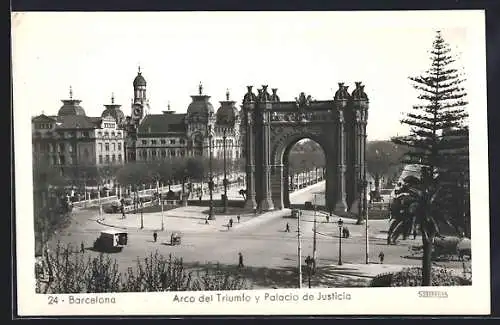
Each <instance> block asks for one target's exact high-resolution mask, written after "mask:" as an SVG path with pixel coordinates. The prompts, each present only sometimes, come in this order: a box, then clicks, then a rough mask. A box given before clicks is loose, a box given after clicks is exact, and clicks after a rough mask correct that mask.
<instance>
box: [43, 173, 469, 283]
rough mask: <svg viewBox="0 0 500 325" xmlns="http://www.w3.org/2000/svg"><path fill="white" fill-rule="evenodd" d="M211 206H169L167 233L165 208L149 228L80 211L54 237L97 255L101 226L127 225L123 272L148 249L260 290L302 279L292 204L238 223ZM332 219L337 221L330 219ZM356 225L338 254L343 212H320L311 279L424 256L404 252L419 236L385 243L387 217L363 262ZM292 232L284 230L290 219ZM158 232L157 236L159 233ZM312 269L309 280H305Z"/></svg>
mask: <svg viewBox="0 0 500 325" xmlns="http://www.w3.org/2000/svg"><path fill="white" fill-rule="evenodd" d="M323 188H324V183H323V182H320V183H318V184H316V185H313V186H311V187H309V188H306V189H302V190H300V191H297V192H294V193H292V194H291V201H292V203H296V204H299V203H300V204H302V203H303V202H304V201H312V197H313V196H314V193H319V192H321V191H323ZM207 209H208V207H198V206H187V207H180V208H176V209H171V210H168V211H165V212H164V213H163V221H164V229H165V230H164V231H161V219H162V214H161V212H155V213H144V215H143V226H144V228H143V229H140V213H136V214H133V213H132V214H127V217H126V219H122V217H121V216H120V215H119V214H104V215H103V216H104V220H99V214H98V211H97V210H96V209H80V210H76V211H75V212H74V213H73V216H72V219H73V220H72V223H71V225H70V226H69V227H68V228H67V229H65V230H64V231H62V232H60V233H58V234H57V235H56V236H55V238H53V239H52V241H53V244H55V242H57V241H61V242H62V243H72V244H73V245H75V247H79V245H80V243H82V242H83V243H84V244H85V246H86V247H88V249H87V250H86V252H85V254H90V255H94V256H95V255H97V254H98V253H97V252H94V251H93V250H92V249H90V248H91V246H92V244H93V242H94V240H95V239H96V238H97V237H98V236H99V232H100V231H102V230H104V229H108V228H118V229H126V231H127V232H128V233H129V244H128V246H127V247H126V248H125V249H124V250H123V251H122V252H120V253H115V254H112V258H114V259H116V260H117V262H118V264H119V267H120V270H121V271H123V272H125V271H126V269H127V267H129V266H134V265H135V264H136V261H137V258H144V257H145V256H146V255H148V254H149V253H154V252H158V253H160V254H163V255H169V254H172V255H173V256H177V257H182V258H183V261H184V263H185V265H186V266H187V267H188V268H191V269H197V268H201V267H204V266H205V265H206V264H207V263H210V265H215V264H218V265H219V267H221V268H223V269H226V270H228V271H231V272H240V273H242V275H244V276H245V277H246V278H248V279H249V280H250V282H251V283H252V285H253V287H254V288H274V287H276V288H278V287H279V288H283V287H296V285H297V272H296V270H297V257H298V254H297V226H298V225H297V219H292V218H290V214H291V213H290V210H288V209H284V210H277V211H273V212H268V213H264V214H262V215H258V216H253V215H250V214H241V215H240V223H238V222H237V218H236V215H216V219H215V220H210V221H209V224H205V218H206V217H207V214H206V211H207ZM230 218H232V219H233V220H234V224H233V227H232V228H229V229H228V227H227V226H226V225H227V223H228V221H229V219H230ZM314 218H315V216H314V211H303V216H302V218H301V221H300V230H301V235H302V241H301V242H302V260H304V259H305V257H306V256H308V255H311V256H312V253H313V226H314ZM332 219H333V220H332ZM343 220H344V225H346V226H347V227H348V228H349V230H350V235H351V236H350V237H349V238H348V239H342V243H341V245H342V252H341V253H342V262H343V265H342V266H339V265H338V260H339V236H338V227H337V223H336V221H337V218H336V217H335V216H334V217H333V218H330V220H329V222H327V220H326V216H325V215H323V214H320V213H317V214H316V221H317V267H318V272H317V274H316V275H315V276H314V277H313V279H312V281H311V283H312V285H313V286H317V287H326V286H361V285H366V283H367V282H368V281H369V280H370V279H371V278H372V277H373V276H375V275H377V274H380V273H384V272H392V271H395V270H399V269H401V268H403V267H405V266H412V265H414V266H419V265H420V264H421V260H420V259H417V258H414V259H412V258H404V257H405V256H408V255H409V247H410V246H411V245H419V244H420V243H421V239H420V238H419V237H417V238H416V239H408V240H402V241H400V242H399V243H398V245H387V244H386V231H387V229H388V227H389V222H388V220H372V221H370V222H369V232H368V237H369V259H370V264H368V265H367V264H365V226H364V225H356V224H355V223H356V220H354V219H345V218H344V219H343ZM287 223H288V224H289V226H290V232H286V231H285V228H286V224H287ZM155 231H157V232H158V240H157V242H154V240H153V232H155ZM172 232H180V233H181V234H182V243H181V245H176V246H172V245H170V235H171V234H172ZM381 251H383V252H384V254H385V260H384V264H379V263H378V254H379V253H380V252H381ZM239 252H241V253H242V255H243V256H244V261H245V268H244V269H243V270H238V269H237V264H238V253H239ZM443 265H445V266H447V267H449V268H452V269H454V270H455V271H456V272H460V271H461V263H459V262H446V264H443ZM306 278H307V277H306V275H304V277H303V279H304V281H306Z"/></svg>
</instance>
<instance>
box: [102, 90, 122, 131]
mask: <svg viewBox="0 0 500 325" xmlns="http://www.w3.org/2000/svg"><path fill="white" fill-rule="evenodd" d="M104 107H106V109H105V110H104V111H103V112H102V114H101V117H105V116H108V115H109V116H111V117H113V118H114V119H115V121H116V123H118V124H122V123H123V122H125V114H123V112H122V110H121V109H120V107H121V105H118V104H115V96H114V95H111V104H108V105H104Z"/></svg>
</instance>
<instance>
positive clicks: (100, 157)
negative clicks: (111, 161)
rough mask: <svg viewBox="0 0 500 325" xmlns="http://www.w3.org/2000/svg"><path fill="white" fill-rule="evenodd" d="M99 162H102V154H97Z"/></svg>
mask: <svg viewBox="0 0 500 325" xmlns="http://www.w3.org/2000/svg"><path fill="white" fill-rule="evenodd" d="M99 163H100V164H102V155H99Z"/></svg>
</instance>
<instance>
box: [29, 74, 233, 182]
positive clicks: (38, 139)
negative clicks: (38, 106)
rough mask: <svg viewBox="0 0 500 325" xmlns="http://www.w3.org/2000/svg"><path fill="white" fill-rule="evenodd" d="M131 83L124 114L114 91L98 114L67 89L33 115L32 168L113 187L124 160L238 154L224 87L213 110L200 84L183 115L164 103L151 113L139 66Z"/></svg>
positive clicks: (230, 107) (217, 156)
mask: <svg viewBox="0 0 500 325" xmlns="http://www.w3.org/2000/svg"><path fill="white" fill-rule="evenodd" d="M132 85H133V99H132V103H131V111H130V115H129V116H125V114H124V113H123V111H122V110H121V105H118V104H116V103H115V99H114V96H113V95H112V97H111V103H110V104H107V105H104V110H103V112H102V114H101V116H100V117H90V116H87V115H86V113H85V110H84V109H83V107H82V106H81V102H82V101H81V100H79V99H75V98H73V90H72V89H71V87H70V95H69V99H64V100H62V102H63V106H62V107H61V108H60V109H59V112H58V114H57V115H45V114H41V115H39V116H36V117H33V118H32V142H33V162H34V168H37V166H38V167H39V168H40V167H41V166H42V164H45V165H48V166H55V167H56V168H58V169H59V170H60V173H61V175H63V176H65V177H67V178H69V179H71V180H73V181H74V182H73V183H75V185H78V184H80V185H81V184H83V183H86V184H87V186H92V185H91V184H94V185H97V184H101V185H109V186H112V184H113V174H114V172H115V171H116V169H118V168H119V167H120V166H121V165H122V164H123V163H125V162H133V161H138V162H150V161H156V160H162V159H169V158H171V157H186V158H187V157H206V158H208V157H209V154H210V150H211V151H212V157H213V158H214V159H222V158H223V155H224V148H225V150H226V159H227V161H228V162H232V161H234V160H236V159H239V158H240V156H241V154H242V153H241V144H242V143H241V130H240V125H241V123H240V121H241V118H240V111H239V110H238V109H237V107H236V105H235V104H236V102H235V101H232V100H230V97H229V91H227V92H226V100H225V101H221V102H220V106H219V108H218V109H217V111H215V109H214V107H213V105H212V104H211V103H210V96H208V95H206V94H204V93H203V86H202V85H201V83H200V85H199V88H198V94H197V95H193V96H191V98H192V102H191V103H190V104H189V106H188V107H187V111H186V113H176V112H174V111H173V110H171V109H170V105H168V108H167V110H165V111H163V112H162V113H161V114H151V113H150V112H151V108H150V105H149V100H148V97H147V93H146V89H147V87H146V86H147V83H146V79H145V78H144V76H143V75H142V72H141V71H140V68H139V71H138V73H137V76H136V77H135V79H134V81H133V84H132ZM210 139H211V141H212V143H211V146H210V145H209V144H210V143H209V140H210Z"/></svg>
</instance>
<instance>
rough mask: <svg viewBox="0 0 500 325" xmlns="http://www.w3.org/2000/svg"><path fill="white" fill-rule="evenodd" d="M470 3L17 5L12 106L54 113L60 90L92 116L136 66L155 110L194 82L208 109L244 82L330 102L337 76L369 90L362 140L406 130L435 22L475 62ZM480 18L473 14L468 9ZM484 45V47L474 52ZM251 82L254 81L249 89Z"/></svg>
mask: <svg viewBox="0 0 500 325" xmlns="http://www.w3.org/2000/svg"><path fill="white" fill-rule="evenodd" d="M469 14H471V15H472V16H474V15H473V14H476V13H474V12H472V13H471V12H451V11H450V12H446V13H445V12H378V13H372V12H362V13H359V12H358V13H354V12H288V13H280V12H273V13H265V12H238V13H235V12H233V13H230V12H224V13H222V12H220V13H208V12H194V13H166V12H163V13H161V12H158V13H23V14H14V16H13V24H12V26H13V36H12V37H13V77H14V109H15V110H29V112H30V115H31V116H34V115H37V114H40V113H42V112H44V113H45V114H54V115H55V114H57V111H58V110H59V108H60V107H61V105H62V103H61V102H60V100H61V99H66V98H68V96H69V94H68V93H69V87H70V85H71V86H72V87H73V93H74V97H76V98H78V99H81V100H82V106H83V107H84V109H85V111H86V113H87V115H89V116H98V115H99V116H100V114H101V112H102V110H103V109H104V107H103V105H104V104H108V103H109V102H110V98H111V93H112V92H114V95H115V102H117V103H119V104H122V105H123V106H122V109H123V111H124V113H125V114H126V115H130V101H131V98H132V96H133V87H132V81H133V79H134V78H135V76H136V74H137V69H138V66H139V65H140V66H141V71H142V72H143V75H144V77H145V79H146V81H147V92H148V97H149V99H150V103H151V113H160V112H161V111H162V110H165V109H166V107H167V103H168V102H170V103H171V108H172V109H173V110H175V111H177V112H185V111H186V109H187V106H188V105H189V103H190V102H191V98H190V95H194V94H196V93H197V92H198V84H199V82H200V81H201V82H202V83H203V85H204V90H205V91H204V92H205V93H206V94H208V95H210V96H212V97H211V102H212V104H213V105H214V107H216V108H217V107H218V106H219V101H220V100H224V98H225V92H226V89H227V88H229V90H230V93H231V98H232V99H234V100H236V101H237V102H238V103H241V100H242V98H243V95H244V93H245V92H246V86H247V85H254V86H255V88H257V87H258V88H260V86H261V85H269V88H278V94H279V95H280V97H281V100H294V98H295V97H296V96H298V94H299V93H300V92H301V91H304V92H305V93H306V94H310V95H311V96H312V97H313V98H315V99H318V100H326V99H331V98H332V97H333V94H334V92H335V91H336V90H337V88H338V85H337V83H338V82H346V83H347V84H348V85H350V87H349V90H350V91H352V90H353V89H354V82H355V81H362V82H363V83H364V84H365V85H366V87H365V90H366V92H367V94H368V96H369V98H370V111H369V121H368V138H369V139H371V140H374V139H387V138H389V137H391V136H393V135H396V134H398V133H399V134H402V133H406V132H407V130H406V127H405V126H402V125H401V124H400V122H399V120H400V118H401V112H404V111H407V110H408V109H410V107H411V106H412V104H416V103H417V99H416V93H415V92H414V90H413V89H412V87H411V85H410V83H409V81H408V79H407V78H408V76H412V75H416V74H418V73H420V72H421V71H422V70H425V69H426V68H427V67H428V66H429V55H428V51H429V50H430V48H431V45H432V41H433V38H434V34H435V31H436V30H438V29H440V30H441V31H442V33H443V36H444V38H445V40H446V41H448V42H449V43H450V44H451V46H452V49H453V52H454V53H455V54H457V55H459V57H460V62H459V64H460V65H461V66H463V68H464V71H465V73H466V74H469V73H471V72H472V71H473V68H472V67H471V65H470V64H469V63H470V62H474V60H483V61H484V60H485V58H484V57H474V56H475V55H476V52H475V48H474V47H473V46H471V44H472V43H471V42H470V38H471V36H470V33H468V26H470V21H471V20H470V19H469V16H468V15H469ZM474 17H475V16H474ZM480 53H481V52H480ZM255 88H254V89H255Z"/></svg>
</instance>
